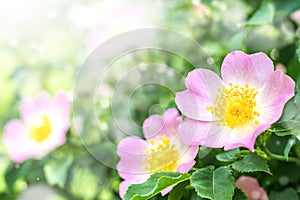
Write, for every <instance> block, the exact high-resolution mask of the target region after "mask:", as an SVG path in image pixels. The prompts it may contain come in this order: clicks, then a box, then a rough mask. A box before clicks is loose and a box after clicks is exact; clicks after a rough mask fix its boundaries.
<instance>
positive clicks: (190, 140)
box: [179, 119, 230, 148]
mask: <svg viewBox="0 0 300 200" xmlns="http://www.w3.org/2000/svg"><path fill="white" fill-rule="evenodd" d="M229 134H230V132H229V130H228V128H227V127H222V126H217V123H216V122H202V121H196V120H192V119H185V120H184V121H183V123H182V124H181V125H180V126H179V137H180V138H181V140H182V141H183V142H184V143H186V144H189V145H203V146H207V147H213V148H220V147H223V146H224V145H225V144H226V143H227V142H228V139H229Z"/></svg>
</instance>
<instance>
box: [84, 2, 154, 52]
mask: <svg viewBox="0 0 300 200" xmlns="http://www.w3.org/2000/svg"><path fill="white" fill-rule="evenodd" d="M105 6H107V5H105V4H103V7H105ZM99 12H101V11H99ZM148 12H149V10H148V7H147V6H146V5H143V4H137V5H136V4H122V3H121V4H120V3H116V5H115V6H114V7H113V8H108V11H106V13H105V14H104V15H102V18H101V19H100V23H99V25H98V27H95V28H93V29H91V31H90V32H89V33H88V36H87V39H86V43H87V47H88V51H89V52H91V51H92V50H94V49H95V48H96V47H98V46H99V45H100V44H101V43H102V42H104V41H106V40H107V39H109V38H111V37H112V36H114V35H116V34H119V33H122V32H124V31H129V30H133V29H137V28H144V27H145V26H149V25H150V24H151V23H150V22H149V19H147V16H149V15H147V13H148ZM152 18H154V17H152ZM149 23H150V24H149Z"/></svg>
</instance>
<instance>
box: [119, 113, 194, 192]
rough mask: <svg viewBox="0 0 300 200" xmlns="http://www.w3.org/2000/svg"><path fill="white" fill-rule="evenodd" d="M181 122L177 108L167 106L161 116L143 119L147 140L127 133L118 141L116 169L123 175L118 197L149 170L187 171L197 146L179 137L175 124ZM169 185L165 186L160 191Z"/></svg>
mask: <svg viewBox="0 0 300 200" xmlns="http://www.w3.org/2000/svg"><path fill="white" fill-rule="evenodd" d="M180 123H181V117H180V115H179V113H178V111H177V110H176V109H168V110H167V111H166V112H165V114H164V115H163V116H160V115H152V116H150V117H149V118H147V119H146V120H145V121H144V124H143V132H144V135H145V138H146V140H143V139H141V138H138V137H127V138H125V139H123V140H122V141H121V142H120V143H119V145H118V148H117V153H118V155H119V156H120V161H119V163H118V165H117V170H118V172H119V175H120V176H121V177H122V178H123V179H125V180H124V181H123V182H122V183H121V184H120V196H121V198H123V196H124V194H125V192H126V190H127V188H128V187H129V186H130V185H131V184H134V183H141V182H144V181H145V180H147V179H148V178H149V176H150V175H151V174H152V173H155V172H160V171H177V172H181V173H187V172H188V171H189V170H190V169H191V168H192V167H193V165H194V164H195V161H194V158H195V157H196V155H197V152H198V146H189V145H186V144H184V143H183V142H182V141H181V140H180V139H179V137H178V134H177V128H178V126H179V124H180ZM171 189H172V188H168V189H166V190H165V191H163V192H162V194H166V193H167V192H169V191H170V190H171Z"/></svg>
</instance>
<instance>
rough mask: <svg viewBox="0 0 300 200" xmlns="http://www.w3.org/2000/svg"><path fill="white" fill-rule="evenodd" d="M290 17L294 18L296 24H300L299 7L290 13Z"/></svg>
mask: <svg viewBox="0 0 300 200" xmlns="http://www.w3.org/2000/svg"><path fill="white" fill-rule="evenodd" d="M291 19H292V20H294V22H296V23H297V24H298V25H300V9H298V10H296V11H295V12H293V13H292V14H291Z"/></svg>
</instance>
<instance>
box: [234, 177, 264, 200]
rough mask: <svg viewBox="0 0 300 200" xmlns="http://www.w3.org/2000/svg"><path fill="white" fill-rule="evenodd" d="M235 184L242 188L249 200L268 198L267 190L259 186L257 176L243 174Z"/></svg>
mask: <svg viewBox="0 0 300 200" xmlns="http://www.w3.org/2000/svg"><path fill="white" fill-rule="evenodd" d="M235 186H236V187H237V188H239V189H241V190H242V191H243V192H244V193H245V195H246V197H247V198H248V199H249V200H268V199H269V198H268V195H267V193H266V192H265V190H264V189H263V188H262V187H260V186H259V184H258V182H257V180H256V179H255V178H252V177H249V176H241V177H240V178H239V179H238V180H237V181H236V182H235Z"/></svg>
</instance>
